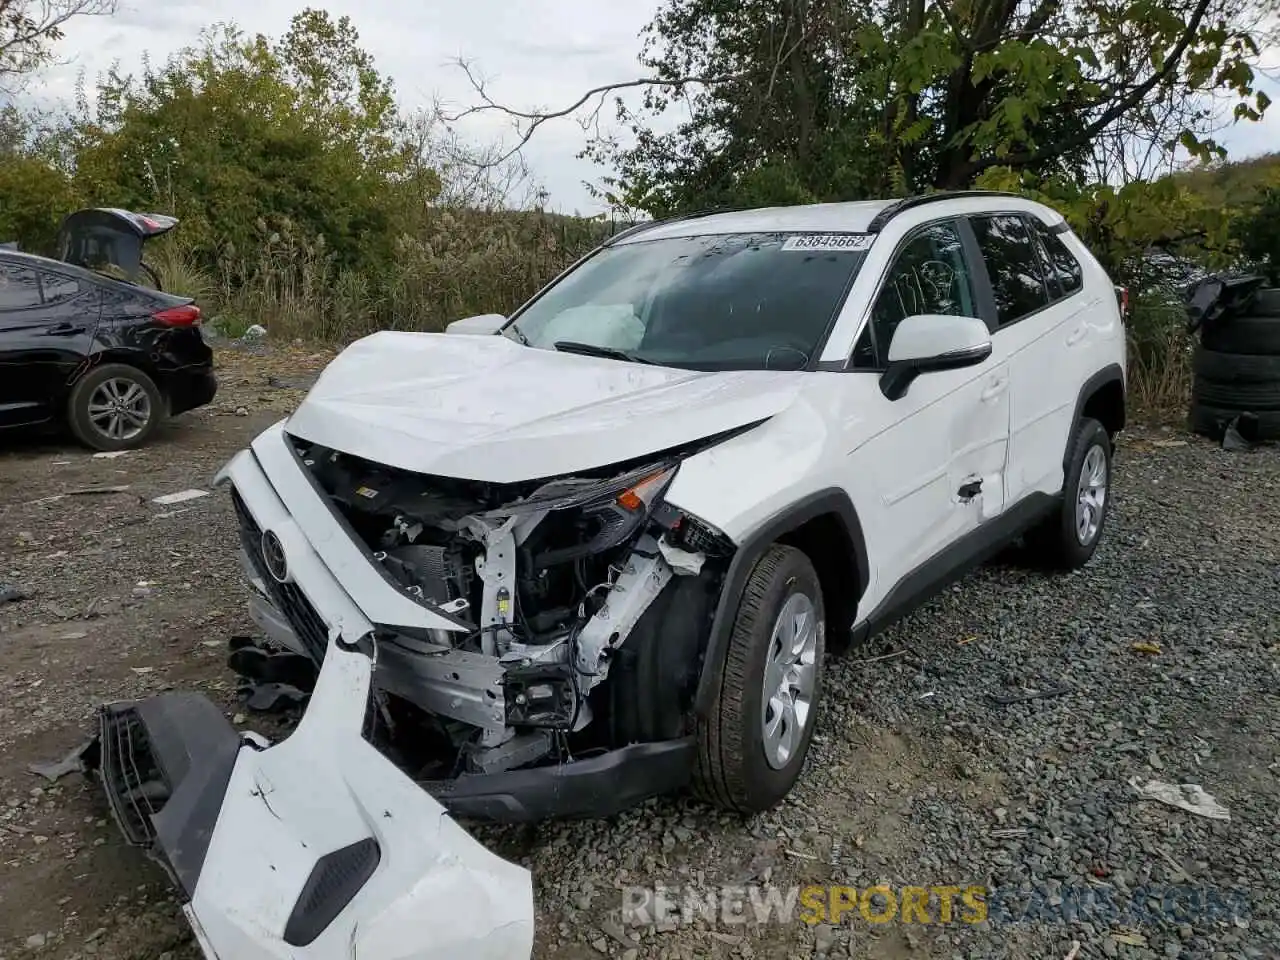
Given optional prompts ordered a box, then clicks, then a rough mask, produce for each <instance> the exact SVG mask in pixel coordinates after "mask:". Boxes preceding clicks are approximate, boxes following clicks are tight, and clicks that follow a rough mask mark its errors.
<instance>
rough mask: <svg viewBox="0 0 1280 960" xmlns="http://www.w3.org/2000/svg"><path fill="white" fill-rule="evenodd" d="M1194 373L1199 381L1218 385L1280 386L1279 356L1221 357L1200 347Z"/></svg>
mask: <svg viewBox="0 0 1280 960" xmlns="http://www.w3.org/2000/svg"><path fill="white" fill-rule="evenodd" d="M1191 369H1192V370H1193V371H1194V372H1195V375H1196V376H1197V377H1199V378H1203V379H1205V380H1212V381H1214V382H1215V383H1280V356H1276V357H1260V356H1252V355H1250V354H1245V353H1222V352H1220V351H1217V350H1206V349H1205V348H1204V347H1200V346H1198V347H1196V349H1195V353H1194V354H1193V355H1192V357H1191Z"/></svg>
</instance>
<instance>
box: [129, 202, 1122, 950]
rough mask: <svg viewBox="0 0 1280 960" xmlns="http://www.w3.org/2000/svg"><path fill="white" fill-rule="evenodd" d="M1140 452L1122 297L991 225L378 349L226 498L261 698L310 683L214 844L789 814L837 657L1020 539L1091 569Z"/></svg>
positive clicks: (660, 230)
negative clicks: (1132, 419)
mask: <svg viewBox="0 0 1280 960" xmlns="http://www.w3.org/2000/svg"><path fill="white" fill-rule="evenodd" d="M459 334H479V335H459ZM1124 419H1125V336H1124V329H1123V321H1122V316H1121V310H1120V305H1119V303H1118V301H1117V297H1116V291H1115V288H1114V287H1113V286H1112V284H1111V281H1110V280H1109V279H1108V277H1107V275H1106V274H1105V272H1104V271H1103V270H1102V268H1101V267H1100V266H1099V265H1098V263H1097V261H1096V260H1095V259H1094V258H1093V257H1092V256H1091V255H1090V254H1089V252H1088V250H1086V249H1085V247H1084V245H1083V244H1082V243H1081V242H1080V241H1079V239H1077V238H1076V237H1075V236H1074V235H1073V234H1072V233H1071V231H1070V230H1069V229H1068V227H1067V225H1066V224H1065V223H1064V221H1063V218H1062V217H1061V216H1060V215H1059V214H1057V213H1055V212H1054V211H1053V210H1050V209H1048V208H1046V207H1044V206H1041V205H1040V204H1038V203H1034V202H1031V201H1029V200H1026V199H1022V198H1019V197H1016V196H1005V195H999V194H977V193H964V194H938V195H934V196H928V197H921V198H913V199H909V200H899V201H883V202H879V201H877V202H865V203H837V204H823V205H817V206H802V207H788V208H778V209H766V210H748V211H741V212H732V213H716V214H711V215H703V216H694V217H684V218H678V219H674V220H669V221H664V222H658V223H649V224H644V225H642V226H638V227H635V228H633V229H631V230H629V231H627V232H625V233H622V234H620V235H618V236H616V237H614V238H613V239H611V240H610V241H608V242H607V243H605V244H603V245H602V246H601V247H600V248H599V249H597V250H595V251H594V252H593V253H591V254H590V255H589V256H587V257H585V258H584V259H583V260H582V261H580V262H579V263H577V264H575V265H574V266H573V267H572V268H571V269H569V270H568V271H566V272H565V273H564V274H563V275H562V276H560V277H559V278H558V279H556V280H555V281H554V282H553V283H552V284H550V285H549V286H548V287H547V288H546V289H544V290H543V291H542V292H541V293H539V294H538V295H537V296H536V297H534V298H533V299H532V300H531V301H530V302H528V303H527V304H525V305H524V306H523V307H522V308H520V309H519V310H518V311H517V312H516V313H515V314H514V315H513V316H511V317H510V318H504V317H498V316H495V317H476V318H470V319H468V320H464V321H459V322H458V323H456V324H454V325H453V326H452V327H451V328H450V331H449V333H448V334H447V335H446V334H425V333H399V332H383V333H378V334H375V335H373V336H370V337H367V338H365V339H363V340H360V341H358V342H356V343H354V344H352V345H351V346H350V347H348V348H347V349H346V350H345V351H344V352H343V353H342V354H341V355H340V356H339V357H338V358H337V359H336V360H334V362H333V363H332V364H331V365H330V366H329V367H328V369H327V370H326V371H325V372H324V373H323V375H322V376H321V378H320V380H319V382H318V383H317V384H316V385H315V387H314V388H313V389H312V391H311V392H310V394H309V395H308V396H307V398H306V399H305V401H304V402H303V403H302V405H301V406H300V407H299V409H298V410H297V412H296V413H295V414H294V415H293V416H292V417H290V418H289V419H287V420H285V421H282V422H281V423H279V424H277V425H276V426H274V427H272V428H270V429H268V430H267V431H266V432H264V433H263V434H261V435H260V436H258V437H257V438H256V439H255V440H254V441H253V443H252V446H251V448H250V449H248V450H245V451H242V452H241V453H240V454H238V455H237V456H236V457H235V458H234V459H233V460H232V461H231V462H230V463H229V464H228V465H227V466H226V467H225V468H224V469H223V471H222V472H221V474H220V479H221V480H224V481H227V482H229V484H230V485H231V487H232V499H233V502H234V504H235V508H236V511H237V515H238V517H239V523H240V528H241V537H242V544H243V548H244V555H245V562H246V569H247V572H248V577H249V580H250V582H251V583H252V586H253V590H252V600H251V611H252V613H253V615H254V617H255V619H256V620H257V621H258V622H259V623H260V624H261V625H262V626H263V628H264V629H265V632H266V633H267V635H268V636H269V637H270V638H272V640H274V641H275V643H274V644H272V645H270V646H269V647H267V648H265V649H262V650H247V651H246V650H241V651H237V653H236V656H237V657H239V660H238V668H239V669H240V670H241V671H242V672H249V673H253V672H254V671H258V672H259V673H260V675H261V677H263V678H265V679H273V678H274V679H279V678H280V677H282V676H294V677H296V676H298V675H299V674H300V673H301V674H305V673H306V672H307V670H308V669H309V670H311V671H312V672H314V670H315V669H316V668H317V667H319V668H320V670H319V677H318V681H317V685H316V688H315V692H314V694H313V695H312V698H311V701H310V704H309V706H308V708H307V712H306V715H305V717H304V718H303V722H302V724H301V726H300V727H299V729H298V730H297V731H296V732H295V733H294V734H293V735H292V736H291V737H290V738H289V739H287V740H285V741H284V742H283V743H281V744H279V745H277V746H274V747H270V748H268V749H260V748H259V747H254V748H253V749H248V748H241V749H239V751H238V753H237V750H236V749H235V740H234V738H235V735H234V734H233V733H228V734H225V736H230V737H232V740H231V741H228V743H229V744H230V746H228V748H227V750H225V751H223V753H220V754H218V755H219V756H222V755H223V754H226V755H227V756H230V757H232V758H233V759H232V760H227V761H226V762H227V763H231V762H234V764H235V773H234V774H227V775H226V776H223V777H221V778H219V777H212V778H211V780H212V782H213V783H215V784H220V785H222V784H227V783H228V779H227V778H228V777H229V778H230V784H231V786H230V787H229V788H227V789H228V792H227V796H228V798H229V799H228V800H227V801H226V803H227V804H230V803H231V802H232V798H234V802H235V803H236V804H237V805H238V806H237V807H236V809H235V810H232V809H231V808H230V807H228V806H225V805H224V809H223V811H222V813H221V815H220V817H219V834H215V836H214V843H213V847H214V848H215V850H217V851H219V852H220V853H219V855H220V856H222V858H223V859H224V860H226V862H228V863H230V862H232V861H233V860H235V858H236V857H240V858H242V860H243V858H245V857H249V856H251V855H254V856H256V854H255V853H254V847H255V844H258V843H260V842H262V841H261V840H260V839H254V837H255V834H254V833H253V831H251V830H249V829H248V828H247V823H248V820H249V818H253V817H256V818H257V819H258V820H261V821H262V824H261V826H262V829H263V830H264V831H267V833H268V834H270V831H275V830H278V829H279V824H280V823H281V822H283V823H286V824H304V825H306V830H302V828H301V827H298V830H300V831H301V832H304V833H306V832H307V831H310V835H312V836H314V837H319V838H325V837H328V840H325V841H323V842H320V843H319V846H321V847H323V848H324V849H330V848H332V847H333V846H335V843H332V842H329V841H331V840H334V839H336V838H337V837H339V836H340V837H341V838H342V839H343V842H351V843H355V842H365V841H361V840H360V838H361V837H362V836H365V837H366V839H367V835H368V834H369V832H370V831H372V836H373V837H374V838H375V839H376V843H375V846H377V844H382V845H383V846H385V845H386V844H387V843H388V842H391V843H393V844H394V845H395V846H396V849H400V848H401V847H402V846H405V845H409V844H411V843H413V842H416V841H414V840H413V839H412V838H413V837H414V836H416V835H417V834H416V831H418V830H419V829H420V822H421V820H422V817H423V816H426V815H427V814H426V813H425V812H424V811H428V810H430V809H434V808H432V807H430V806H423V805H422V804H423V803H428V802H429V803H434V802H437V801H438V802H439V803H441V804H443V805H444V806H446V807H448V808H450V809H452V810H453V811H455V812H458V813H464V814H471V815H478V816H483V817H493V818H500V819H530V818H537V817H543V816H551V815H583V814H587V815H593V814H607V813H610V812H613V811H616V810H618V809H619V808H622V807H625V806H627V805H629V804H632V803H634V802H636V801H638V800H639V799H641V798H644V797H646V796H650V795H653V794H656V793H660V792H664V791H668V790H674V789H678V788H680V787H682V786H685V785H687V784H690V783H692V785H693V786H694V787H695V788H696V789H697V790H698V791H699V792H700V793H701V794H702V795H703V796H704V797H706V798H708V799H709V800H711V801H713V802H715V803H718V804H721V805H723V806H725V807H727V808H730V809H732V810H737V811H743V812H748V811H756V810H761V809H763V808H766V807H769V806H770V805H772V804H774V803H776V802H777V801H778V800H780V799H781V798H782V797H783V796H784V795H785V794H786V793H787V792H788V790H789V789H790V788H791V786H792V784H793V783H794V782H795V780H796V778H797V777H798V776H799V774H800V771H801V767H802V766H803V764H804V759H805V754H806V751H807V749H808V745H809V739H810V736H811V735H812V732H813V727H814V718H815V714H816V711H817V708H818V706H819V700H820V696H821V695H822V693H823V686H822V674H823V658H824V653H825V650H826V647H827V640H828V638H831V640H832V641H835V640H837V639H840V640H844V639H845V638H849V637H850V636H851V635H852V637H854V638H861V637H865V636H867V635H868V634H870V633H872V632H874V631H876V630H878V629H880V628H882V627H884V626H885V625H886V624H888V623H890V622H891V621H893V620H894V619H895V618H897V617H899V616H901V615H902V614H904V613H905V612H907V611H908V610H910V609H911V608H912V607H913V606H915V605H916V604H918V603H920V602H922V601H923V600H924V599H925V598H927V597H928V596H929V595H930V594H931V593H933V592H934V591H936V590H937V589H938V588H939V587H940V586H942V585H944V584H945V583H947V582H948V581H949V580H952V579H954V578H955V577H956V576H958V575H960V574H961V573H963V572H964V571H965V570H966V569H967V568H969V567H971V566H973V565H974V564H975V563H977V562H979V561H980V560H982V559H983V558H984V557H986V556H988V555H990V554H991V553H993V552H994V551H995V550H997V549H998V548H1000V547H1001V546H1002V545H1004V544H1006V543H1008V542H1009V541H1011V540H1012V539H1014V538H1016V537H1018V536H1020V535H1023V534H1025V535H1026V537H1027V541H1028V546H1029V547H1030V548H1031V550H1032V551H1033V552H1034V553H1035V554H1036V555H1038V556H1039V557H1041V558H1043V559H1044V560H1046V561H1049V562H1051V563H1053V564H1056V565H1059V566H1062V567H1075V566H1079V565H1081V564H1083V563H1085V562H1087V561H1088V559H1089V558H1090V556H1091V555H1092V553H1093V551H1094V549H1095V547H1096V546H1097V544H1098V540H1099V538H1100V536H1101V534H1102V530H1103V527H1104V524H1105V521H1106V512H1107V508H1108V506H1109V501H1108V493H1109V472H1110V463H1111V450H1112V442H1113V440H1114V438H1115V436H1116V434H1117V433H1118V432H1119V431H1120V430H1121V429H1122V427H1123V426H1124ZM836 695H838V692H837V694H836ZM144 723H145V720H144ZM228 729H229V728H228ZM184 736H185V734H184V733H183V731H181V730H176V729H171V730H169V731H167V732H166V734H165V738H167V739H170V740H172V739H174V738H177V739H179V740H181V739H183V737H184ZM153 739H156V738H154V737H153ZM393 764H394V765H393ZM303 771H305V773H303ZM299 777H302V778H304V779H305V780H306V781H307V782H306V784H305V785H304V784H303V783H301V782H298V783H297V784H296V786H289V787H288V788H287V789H285V788H284V787H283V786H282V784H284V783H285V782H286V781H287V782H289V783H293V782H294V781H295V780H297V779H298V778H299ZM411 780H412V781H415V782H416V784H417V786H414V783H412V782H411ZM264 782H266V783H272V784H274V785H275V791H276V792H275V793H273V794H272V797H273V798H274V800H273V802H272V804H271V817H272V818H273V819H270V820H269V819H267V818H266V817H265V814H263V813H262V811H261V810H260V809H259V806H260V805H259V804H258V803H257V802H256V801H253V800H250V799H247V797H248V796H256V794H254V793H253V790H254V789H257V788H259V787H261V784H262V783H264ZM237 784H239V785H240V786H241V787H242V788H243V789H241V790H240V793H245V794H246V795H245V796H244V797H242V796H240V794H239V793H237ZM326 784H328V785H330V786H325V785H326ZM255 785H256V786H255ZM334 785H337V786H334ZM419 787H420V788H421V789H419ZM423 791H425V793H424V792H423ZM415 795H418V796H423V797H429V798H433V799H432V800H430V801H426V800H424V801H418V800H413V799H412V797H413V796H415ZM415 804H416V806H415ZM210 806H211V808H212V809H213V810H215V811H216V810H217V801H216V798H215V799H214V802H213V803H212V805H210V804H209V803H208V801H207V800H206V808H209V807H210ZM207 812H208V809H206V813H207ZM241 817H243V818H245V820H244V824H242V826H241V827H236V826H235V825H234V824H232V823H231V822H230V821H231V820H238V819H239V818H241ZM223 821H227V822H226V825H225V830H224V824H223ZM198 826H199V825H198V824H196V825H190V826H188V828H187V829H190V830H196V829H197V827H198ZM206 827H207V825H206ZM290 829H294V828H293V827H291V828H290ZM206 832H207V831H206ZM170 833H175V831H172V830H171V831H170ZM181 833H182V831H181V830H178V831H176V834H177V835H179V836H180V835H181ZM330 833H333V834H334V836H332V837H330V836H329V834H330ZM219 835H222V836H223V837H224V838H225V839H224V840H223V841H221V842H220V841H219ZM264 835H265V834H264ZM270 835H272V836H274V834H270ZM162 839H163V838H162ZM305 846H306V844H304V847H305ZM405 848H406V849H407V846H406V847H405ZM366 852H367V851H366ZM295 853H296V854H297V857H298V858H300V861H302V862H303V863H302V866H299V867H298V870H299V871H301V873H302V874H303V875H305V872H306V871H305V869H304V868H305V867H306V865H307V864H311V863H312V861H313V860H314V856H313V855H312V854H311V853H309V852H305V851H304V852H297V851H295ZM211 856H212V854H211ZM242 860H235V862H238V863H241V862H242ZM247 862H248V861H247V860H243V862H242V866H243V864H244V863H247ZM362 862H363V861H362ZM371 862H372V866H369V870H371V871H374V870H377V869H380V868H378V867H377V860H376V858H374V859H373V860H372V861H371ZM197 867H198V865H197ZM272 869H273V870H275V869H276V867H275V866H273V867H272ZM317 869H318V868H317ZM344 869H345V868H344ZM402 869H406V868H405V867H404V866H403V862H402ZM264 870H265V868H264ZM295 872H298V871H295ZM357 872H358V871H357ZM243 874H244V870H243V869H238V870H237V876H243ZM228 876H229V874H228ZM374 876H377V874H376V873H374ZM265 877H266V874H265V872H264V874H263V878H259V879H261V880H262V882H263V883H265V882H267V881H266V879H265ZM201 882H202V884H203V883H204V881H201ZM209 882H210V883H213V881H209ZM272 882H275V881H274V880H272ZM250 886H252V885H250ZM250 886H243V884H242V882H241V881H237V882H236V883H235V884H234V885H231V886H229V887H228V889H226V890H222V891H220V892H216V896H222V897H224V898H231V899H235V898H236V897H241V896H242V887H243V889H244V890H247V889H249V888H250ZM255 889H256V888H255ZM258 893H261V891H260V890H258V891H257V892H256V893H254V894H253V895H254V896H255V897H256V896H258ZM391 893H392V891H389V889H387V888H384V889H383V894H385V895H387V896H390V895H391ZM383 894H380V896H382V895H383ZM210 896H211V897H213V896H215V894H214V893H211V894H210ZM243 896H248V894H243ZM259 899H261V898H259ZM267 899H272V898H267ZM198 900H199V898H198V897H197V901H198ZM273 902H274V900H273ZM388 902H390V901H388ZM223 906H224V907H225V904H224V905H223ZM227 909H229V908H227ZM337 909H339V910H341V905H339V906H338V908H337ZM222 913H226V909H223V910H222ZM406 916H407V915H406ZM330 919H332V917H330ZM358 920H359V917H356V918H354V919H352V918H350V917H348V918H347V919H346V920H344V921H343V924H345V925H346V926H343V929H344V930H345V929H346V927H347V926H349V927H350V932H351V933H352V935H353V936H354V931H355V930H356V927H357V926H359V929H361V930H365V929H367V926H362V925H359V924H357V921H358ZM324 922H325V923H328V922H329V921H328V920H325V921H324ZM323 926H324V925H323V924H321V927H322V928H323ZM340 926H342V925H341V924H340ZM336 935H337V934H335V936H336ZM289 942H293V941H289ZM344 942H345V941H344Z"/></svg>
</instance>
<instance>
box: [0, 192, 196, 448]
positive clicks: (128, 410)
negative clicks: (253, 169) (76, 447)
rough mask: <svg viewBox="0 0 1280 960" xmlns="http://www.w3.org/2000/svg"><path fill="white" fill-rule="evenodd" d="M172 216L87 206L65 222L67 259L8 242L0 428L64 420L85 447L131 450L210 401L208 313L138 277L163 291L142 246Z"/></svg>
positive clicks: (0, 253)
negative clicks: (163, 424) (203, 324)
mask: <svg viewBox="0 0 1280 960" xmlns="http://www.w3.org/2000/svg"><path fill="white" fill-rule="evenodd" d="M176 222H177V221H176V220H174V219H173V218H171V217H162V216H159V215H155V214H136V213H130V212H129V211H125V210H115V209H100V210H82V211H79V212H78V213H74V214H72V215H71V216H69V217H67V219H66V220H65V221H64V222H63V226H62V230H61V233H60V236H59V245H58V254H59V258H60V259H52V258H48V257H39V256H35V255H33V254H28V253H22V252H19V251H17V250H14V249H11V248H5V247H0V428H5V427H16V426H27V425H31V424H40V423H48V422H57V421H59V420H64V421H65V422H66V424H67V425H68V426H69V427H70V428H71V431H72V433H74V434H75V436H76V437H77V438H78V439H79V440H80V441H81V442H83V443H85V444H86V445H88V446H90V447H93V448H94V449H97V450H123V449H127V448H130V447H136V446H139V445H140V444H142V443H143V442H145V441H146V439H147V438H148V437H149V436H150V434H151V433H152V431H153V430H154V429H155V428H156V426H157V425H158V424H159V423H160V421H161V420H162V419H164V418H165V417H166V416H169V415H172V414H178V413H182V412H183V411H186V410H190V409H192V408H194V407H198V406H202V405H203V404H206V403H208V402H209V401H210V400H212V399H213V396H214V393H215V392H216V390H217V380H216V378H215V377H214V374H213V353H212V351H211V350H210V349H209V346H208V344H206V343H205V341H204V337H203V335H202V333H201V330H200V308H199V307H198V306H197V305H196V304H195V302H194V301H193V300H191V299H190V298H189V297H178V296H174V295H172V294H169V293H164V292H163V291H161V290H159V289H153V288H151V287H147V286H143V285H141V284H139V283H137V282H136V280H137V278H138V276H139V275H140V274H141V273H147V274H150V276H151V278H152V280H153V281H154V282H155V283H156V286H157V287H158V286H159V278H157V277H156V276H155V274H154V271H152V270H150V268H148V267H147V266H146V264H144V263H143V262H142V247H143V244H144V243H145V241H146V240H147V239H149V238H151V237H154V236H158V235H159V234H161V233H165V232H167V231H168V230H171V229H172V228H173V226H174V225H175V224H176Z"/></svg>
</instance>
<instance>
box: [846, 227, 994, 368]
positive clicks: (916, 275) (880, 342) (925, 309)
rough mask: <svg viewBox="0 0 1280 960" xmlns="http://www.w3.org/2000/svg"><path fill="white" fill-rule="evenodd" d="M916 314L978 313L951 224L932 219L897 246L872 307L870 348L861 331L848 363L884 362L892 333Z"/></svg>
mask: <svg viewBox="0 0 1280 960" xmlns="http://www.w3.org/2000/svg"><path fill="white" fill-rule="evenodd" d="M921 313H942V314H949V315H951V316H961V317H973V316H977V313H976V310H975V307H974V304H973V284H972V282H971V280H970V277H969V268H968V265H967V264H966V263H965V259H964V249H963V245H962V244H961V242H960V233H959V231H958V230H957V229H956V226H955V224H953V223H934V224H930V225H929V226H927V227H924V228H923V229H921V230H919V231H918V232H917V233H916V234H915V236H913V237H911V238H910V239H909V240H908V241H907V244H906V246H905V247H903V248H902V249H901V250H900V251H898V255H897V258H896V259H895V260H894V262H893V266H891V267H890V268H889V273H888V275H887V276H886V277H885V281H884V286H882V287H881V288H880V294H879V296H878V297H876V302H875V306H874V307H873V308H872V310H871V323H870V324H869V325H868V326H869V328H870V330H871V339H872V340H873V341H874V349H872V348H870V346H869V344H868V343H867V340H866V333H865V331H864V334H863V338H862V339H860V340H859V342H858V347H857V349H855V351H854V361H853V365H854V366H855V367H864V368H865V367H868V366H875V365H876V358H877V355H878V359H879V362H880V364H883V363H884V362H885V360H886V358H887V357H888V355H889V344H890V342H891V341H892V340H893V333H894V331H895V330H896V329H897V328H898V324H899V323H901V322H902V321H903V320H904V319H906V318H907V317H910V316H913V315H915V314H921Z"/></svg>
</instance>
